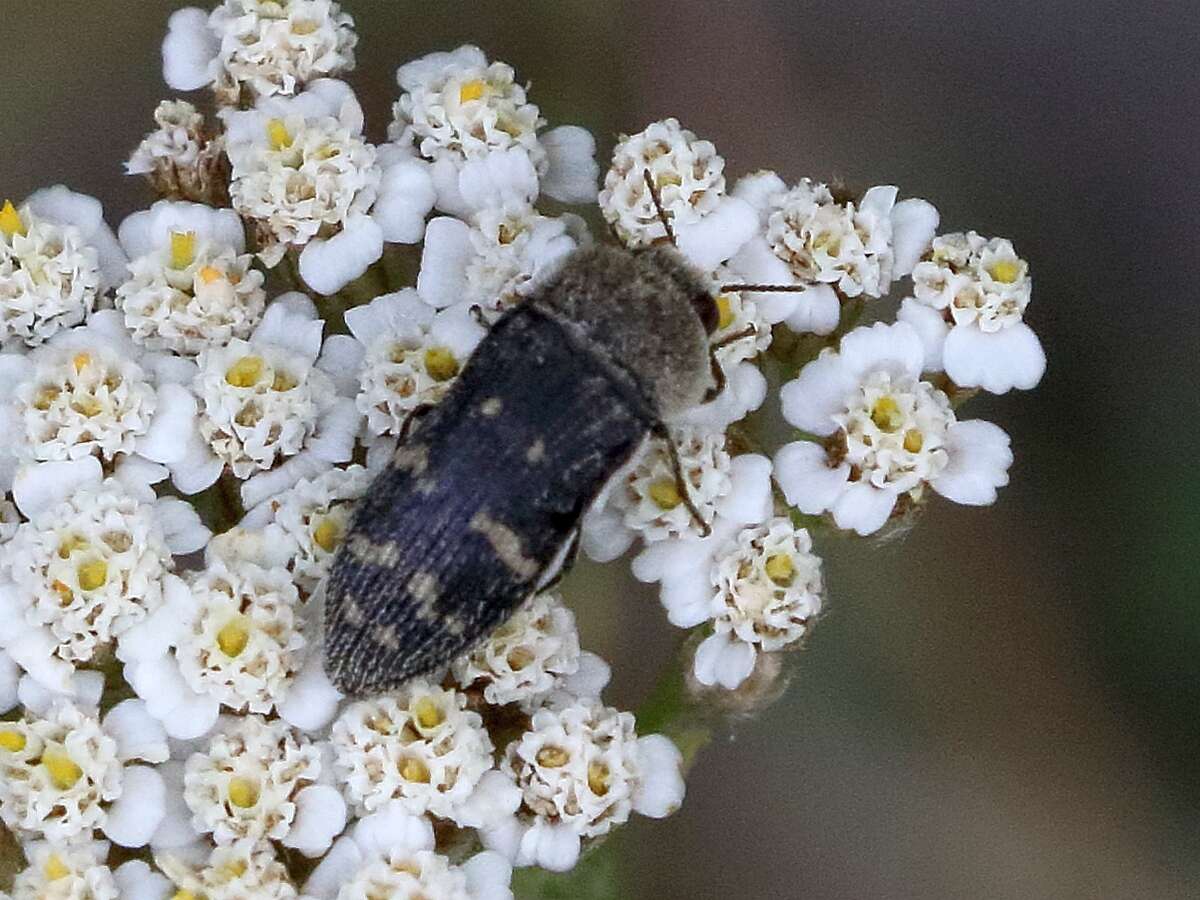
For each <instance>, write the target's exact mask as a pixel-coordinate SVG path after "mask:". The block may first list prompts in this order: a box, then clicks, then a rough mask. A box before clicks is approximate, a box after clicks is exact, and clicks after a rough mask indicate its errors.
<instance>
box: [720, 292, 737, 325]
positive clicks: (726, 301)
mask: <svg viewBox="0 0 1200 900" xmlns="http://www.w3.org/2000/svg"><path fill="white" fill-rule="evenodd" d="M732 324H733V302H732V300H731V299H730V297H729V295H728V294H720V295H718V296H717V331H724V330H725V329H726V328H728V327H729V326H730V325H732Z"/></svg>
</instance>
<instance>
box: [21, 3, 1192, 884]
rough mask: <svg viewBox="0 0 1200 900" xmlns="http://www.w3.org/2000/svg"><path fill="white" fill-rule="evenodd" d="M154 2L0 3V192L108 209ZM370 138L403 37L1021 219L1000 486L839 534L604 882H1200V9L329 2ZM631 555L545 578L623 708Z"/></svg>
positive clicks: (139, 98) (1001, 226) (858, 180)
mask: <svg viewBox="0 0 1200 900" xmlns="http://www.w3.org/2000/svg"><path fill="white" fill-rule="evenodd" d="M183 5H185V4H183V3H176V2H168V0H138V2H136V3H131V2H127V0H125V2H119V0H92V2H89V3H66V2H57V3H48V4H24V3H17V2H14V0H10V2H8V3H6V4H4V12H5V15H4V18H3V23H2V24H0V34H2V35H3V42H2V43H3V46H4V47H5V52H3V53H0V84H2V85H3V86H4V88H3V92H4V93H3V96H4V100H3V124H2V126H0V133H2V135H3V137H2V139H0V194H6V195H9V196H12V197H13V198H14V199H18V200H19V199H20V198H21V197H23V196H25V195H26V194H27V193H28V192H29V191H31V190H32V189H34V188H36V187H38V186H41V185H43V184H48V183H53V182H57V181H65V182H66V183H68V184H69V185H71V186H72V187H74V188H76V189H78V190H82V191H86V192H90V193H93V194H95V195H97V196H99V197H100V198H101V199H102V200H103V201H104V203H105V207H106V211H107V213H108V218H109V220H110V222H111V223H112V224H114V225H115V224H116V223H117V222H118V221H119V220H120V218H121V217H122V216H124V215H125V214H127V213H129V212H131V211H133V210H134V209H136V208H139V207H140V206H143V205H144V204H145V203H146V202H148V200H149V199H150V198H149V196H148V194H147V193H146V189H145V188H144V187H143V186H142V184H141V183H140V182H137V181H134V180H131V179H126V178H125V177H124V176H123V175H122V173H121V166H120V163H121V162H122V161H123V160H124V159H125V158H126V156H127V155H128V153H129V151H130V150H131V149H132V148H133V147H134V145H135V144H136V143H137V141H138V139H139V138H140V136H141V135H142V133H143V132H144V131H146V130H147V129H148V128H149V125H150V112H151V110H152V108H153V106H154V104H155V102H156V101H157V100H159V99H161V98H162V97H164V96H168V92H167V90H166V88H165V87H164V86H163V84H162V82H161V71H160V66H159V59H158V54H159V44H160V41H161V38H162V35H163V33H164V29H165V20H166V17H167V15H168V13H169V12H170V11H171V10H172V9H175V8H178V7H179V6H183ZM344 5H345V6H346V7H347V8H348V9H349V11H351V12H352V13H353V14H354V15H355V16H356V17H357V19H358V23H359V29H360V33H361V34H362V42H361V44H360V47H359V51H360V64H359V70H358V71H357V72H356V73H355V74H354V75H353V76H352V77H351V78H350V80H351V82H352V83H353V84H354V85H355V86H356V88H357V89H358V90H359V92H360V96H361V98H362V100H363V104H364V106H365V107H366V109H367V111H368V121H369V123H370V125H369V128H371V129H373V132H374V136H375V137H376V138H381V137H382V133H383V129H384V126H385V125H386V122H387V121H388V118H389V115H390V113H389V109H390V105H391V102H392V101H393V99H394V97H395V94H396V88H395V84H394V81H393V80H392V73H393V70H394V68H395V66H396V65H398V64H399V63H401V62H404V61H406V60H408V59H410V58H412V57H414V56H417V55H420V54H422V53H425V52H428V51H430V50H434V49H447V48H450V47H452V46H455V45H457V44H458V43H461V42H464V41H470V42H475V43H478V44H480V45H481V46H482V47H484V48H485V50H486V51H487V52H488V53H489V54H490V55H491V56H492V57H494V58H500V59H503V60H505V61H507V62H510V63H511V64H513V65H514V66H515V67H516V68H517V70H518V73H519V74H520V76H521V77H523V78H525V79H528V80H530V81H532V82H533V93H532V99H533V100H534V101H535V102H536V103H538V104H539V105H540V106H541V108H542V110H543V113H544V115H546V117H547V118H548V119H549V120H550V122H551V123H556V124H557V123H561V122H577V123H579V124H582V125H585V126H586V127H588V128H589V129H591V130H592V131H593V132H594V133H595V134H596V135H597V136H598V138H599V140H600V143H601V153H602V154H607V152H608V151H609V150H610V149H611V146H612V143H613V140H614V139H615V135H616V134H617V133H618V132H620V131H623V130H624V131H634V130H637V129H639V128H641V127H642V126H643V125H644V124H645V123H646V122H647V121H649V120H651V119H654V118H659V117H663V116H667V115H673V116H676V117H678V118H679V119H680V120H681V121H682V122H683V123H684V124H685V126H687V127H690V128H691V129H693V130H694V131H696V132H698V133H699V134H700V135H702V136H704V137H707V138H710V139H711V140H713V141H714V142H715V143H716V145H717V147H718V149H719V150H720V152H721V153H722V154H723V155H724V156H725V157H726V159H727V161H728V171H729V172H730V173H731V174H737V173H740V172H745V171H751V170H754V169H756V168H760V167H771V168H776V169H778V170H780V171H781V172H782V173H783V174H784V175H785V176H786V177H789V178H795V177H799V176H801V175H810V176H813V177H816V178H821V179H826V180H828V179H833V178H837V177H841V178H844V179H846V180H847V181H848V182H849V183H851V184H852V185H868V184H873V183H877V182H889V183H895V184H898V185H900V186H901V191H902V194H905V195H916V196H922V197H927V198H929V199H930V200H932V201H933V202H934V203H935V204H936V205H937V206H938V207H939V208H940V209H941V211H942V216H943V228H944V229H956V230H957V229H967V228H975V229H977V230H979V231H981V232H983V233H986V234H999V235H1004V236H1009V237H1011V238H1013V239H1014V241H1015V243H1016V245H1017V248H1018V251H1019V252H1021V254H1022V255H1023V256H1025V257H1027V258H1028V259H1030V260H1031V263H1032V271H1033V273H1034V278H1035V283H1036V290H1035V293H1034V302H1033V305H1032V306H1031V308H1030V312H1029V314H1028V321H1029V322H1030V323H1031V324H1032V325H1033V327H1034V328H1035V330H1037V331H1038V333H1039V334H1040V335H1041V337H1042V340H1043V342H1044V343H1045V345H1046V348H1047V351H1048V354H1049V358H1050V365H1049V371H1048V373H1047V375H1046V378H1045V380H1044V381H1043V383H1042V385H1041V387H1040V388H1039V389H1037V390H1036V391H1034V392H1032V393H1029V394H1016V395H1011V394H1010V395H1008V396H1005V397H1002V398H991V399H986V400H982V401H975V402H974V403H973V404H972V406H971V407H970V412H969V415H973V416H974V415H978V416H986V417H989V418H992V419H994V420H995V421H997V422H999V423H1000V424H1002V425H1003V426H1004V427H1005V428H1006V429H1007V430H1008V431H1009V432H1010V433H1011V434H1012V436H1013V442H1014V447H1015V450H1016V456H1017V461H1016V464H1015V465H1014V467H1013V470H1012V478H1013V483H1012V485H1011V486H1010V487H1009V488H1007V489H1006V490H1005V491H1003V493H1002V494H1001V499H1000V502H999V504H998V505H997V506H996V507H994V508H991V509H987V510H978V509H967V508H963V507H956V506H953V505H951V504H949V503H945V502H934V503H933V504H932V507H931V508H930V509H929V510H928V514H927V515H926V516H925V517H924V520H923V521H922V522H921V524H920V527H919V528H917V529H916V531H915V532H914V533H913V534H912V535H911V536H910V537H908V538H907V539H905V540H904V541H902V542H898V543H895V542H894V543H889V544H887V545H884V546H879V545H877V544H872V543H866V542H854V541H833V542H830V541H826V542H824V543H823V544H822V546H821V548H820V549H821V550H822V551H823V552H824V553H825V555H826V556H827V559H828V564H827V565H828V582H829V585H830V603H829V608H830V612H829V614H828V616H827V617H826V618H825V620H824V621H823V623H822V625H821V627H820V628H819V629H817V631H816V633H815V635H814V637H813V640H812V641H811V642H810V644H809V649H808V651H807V652H806V653H805V654H804V655H803V657H802V658H801V659H800V660H799V665H798V666H797V667H796V674H795V678H794V680H793V683H792V686H791V688H790V690H789V692H788V694H787V696H786V697H785V698H784V699H783V700H782V701H781V702H779V703H778V704H777V705H776V706H775V707H773V708H772V709H770V710H769V711H768V712H767V713H766V714H765V715H764V716H762V717H760V718H759V719H757V720H756V721H753V722H749V723H745V724H744V725H743V726H741V727H740V728H738V730H737V732H736V736H732V737H729V738H728V739H727V740H719V741H718V742H716V743H715V744H714V745H713V746H712V747H710V748H709V750H708V751H706V752H705V753H704V755H703V756H702V757H701V758H700V761H699V763H698V764H697V766H696V768H695V770H694V772H693V774H692V777H691V779H690V782H689V796H688V799H687V802H686V803H685V806H684V808H683V810H682V811H681V812H680V813H679V814H678V815H676V816H675V817H674V818H672V819H669V820H667V821H665V822H649V821H646V820H640V819H635V820H634V822H632V823H631V824H630V825H629V826H627V827H626V828H625V829H624V833H623V834H624V843H623V845H622V846H623V848H624V849H625V851H626V862H625V864H624V865H623V866H622V868H621V869H620V878H619V881H617V880H614V882H613V885H612V891H611V894H612V896H622V897H663V898H675V897H695V898H701V897H703V898H707V897H722V898H728V897H737V898H741V897H751V898H757V897H784V898H792V897H796V898H814V900H815V898H843V897H856V898H896V897H925V898H929V897H939V898H940V897H979V898H1009V897H1012V898H1017V897H1021V898H1028V897H1054V898H1063V897H1081V898H1083V897H1109V898H1111V897H1138V898H1167V897H1188V896H1192V897H1194V896H1197V895H1200V855H1198V853H1197V850H1198V848H1200V758H1198V756H1200V754H1198V752H1197V749H1198V746H1200V606H1198V600H1200V583H1198V582H1200V579H1198V577H1197V575H1198V571H1197V569H1198V567H1197V552H1196V539H1197V535H1198V534H1200V513H1198V512H1197V504H1198V502H1200V475H1198V472H1197V466H1196V463H1195V459H1194V457H1193V454H1195V453H1196V452H1197V446H1198V445H1200V402H1197V387H1196V377H1197V375H1198V374H1200V367H1198V366H1197V359H1198V358H1200V316H1198V313H1197V305H1196V304H1197V291H1196V283H1197V277H1198V276H1200V262H1198V260H1200V239H1198V236H1197V233H1196V226H1197V225H1198V224H1200V215H1198V213H1197V189H1196V185H1197V183H1198V182H1200V153H1198V151H1197V147H1198V145H1200V116H1198V114H1197V113H1198V110H1200V77H1198V70H1197V62H1196V49H1195V48H1196V46H1197V42H1198V39H1200V24H1198V22H1197V17H1196V15H1195V12H1196V7H1195V4H1194V2H1176V3H1156V2H1149V3H1143V4H1136V3H1135V4H1129V3H1115V2H1079V0H1071V2H1056V3H1045V2H1033V0H1023V2H1016V3H994V2H984V0H961V2H957V3H953V4H952V3H946V2H941V3H938V2H935V3H917V2H912V0H900V2H896V0H890V2H889V0H844V2H841V3H837V4H825V5H816V4H805V3H796V2H782V0H781V2H772V0H756V2H741V3H737V4H733V3H717V2H707V3H685V2H682V0H652V2H632V0H629V2H624V3H593V2H577V0H572V2H536V3H521V4H515V3H505V4H500V3H471V4H466V3H441V4H434V3H421V4H418V3H411V2H401V0H357V2H356V0H347V2H345V3H344ZM624 568H625V567H622V566H609V567H605V568H603V569H600V568H598V567H581V569H580V570H578V571H577V572H576V573H575V574H574V575H573V576H572V579H571V581H570V582H568V586H567V588H568V593H569V594H571V595H573V596H576V597H578V596H579V595H580V594H581V593H587V594H590V595H593V597H592V599H591V600H590V601H589V602H588V603H587V604H586V605H580V607H579V608H580V614H581V621H582V628H583V636H584V641H585V644H587V645H589V646H590V647H592V648H593V649H596V650H598V651H599V652H601V653H602V654H603V655H604V656H606V657H607V658H608V659H610V660H611V661H612V662H613V666H614V670H615V677H614V683H613V686H612V688H611V689H610V695H609V699H610V702H615V703H616V704H617V705H622V706H635V705H636V704H637V703H638V702H639V701H640V700H641V699H643V698H644V697H645V696H646V695H647V694H648V693H649V691H650V689H651V687H652V685H653V684H654V681H655V677H656V669H657V665H658V660H659V659H660V658H661V659H663V660H664V661H665V659H666V657H667V655H668V654H669V653H670V650H671V647H672V646H673V644H674V641H675V639H676V636H677V635H676V634H674V633H673V629H671V628H670V627H669V626H668V625H667V624H666V622H665V619H664V617H663V615H662V614H661V610H660V609H659V608H658V606H657V602H656V600H655V597H654V594H653V592H652V591H651V590H649V589H647V588H645V587H644V586H640V585H632V586H631V585H630V584H628V583H627V581H626V579H625V576H624V575H623V572H624Z"/></svg>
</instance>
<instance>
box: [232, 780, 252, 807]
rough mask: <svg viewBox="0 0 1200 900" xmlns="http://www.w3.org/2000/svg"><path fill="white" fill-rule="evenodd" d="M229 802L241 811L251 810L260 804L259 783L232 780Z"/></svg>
mask: <svg viewBox="0 0 1200 900" xmlns="http://www.w3.org/2000/svg"><path fill="white" fill-rule="evenodd" d="M229 802H230V803H232V804H233V805H234V806H237V807H240V808H241V809H249V808H250V807H251V806H253V805H254V804H256V803H257V802H258V782H256V781H252V780H251V779H249V778H233V779H231V780H230V782H229Z"/></svg>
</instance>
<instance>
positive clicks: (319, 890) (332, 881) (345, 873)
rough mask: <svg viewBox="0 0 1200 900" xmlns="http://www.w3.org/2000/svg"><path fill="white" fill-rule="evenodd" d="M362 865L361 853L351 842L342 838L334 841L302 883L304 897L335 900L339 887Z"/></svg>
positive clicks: (346, 838)
mask: <svg viewBox="0 0 1200 900" xmlns="http://www.w3.org/2000/svg"><path fill="white" fill-rule="evenodd" d="M362 864H363V852H362V850H360V849H359V847H358V845H357V844H356V843H355V842H354V841H353V840H351V839H350V838H348V837H344V838H340V839H338V840H336V841H334V843H333V846H332V847H331V848H330V850H329V852H328V853H326V854H325V856H324V857H323V858H322V860H321V863H320V865H318V866H317V867H316V868H315V869H313V872H312V874H311V875H309V876H308V881H306V882H305V883H304V896H305V897H315V898H317V900H335V898H336V897H337V895H338V891H339V890H340V889H341V886H342V885H343V884H345V883H346V882H348V881H350V880H351V879H352V878H353V877H354V875H355V873H356V872H357V871H358V870H359V868H360V867H361V866H362Z"/></svg>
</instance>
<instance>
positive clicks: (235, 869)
mask: <svg viewBox="0 0 1200 900" xmlns="http://www.w3.org/2000/svg"><path fill="white" fill-rule="evenodd" d="M246 868H247V866H246V861H245V860H244V859H235V860H232V861H230V862H227V863H225V865H224V866H222V867H221V871H222V872H223V873H224V875H225V877H226V878H228V879H230V880H232V879H234V878H241V877H242V876H243V875H245V874H246Z"/></svg>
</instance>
